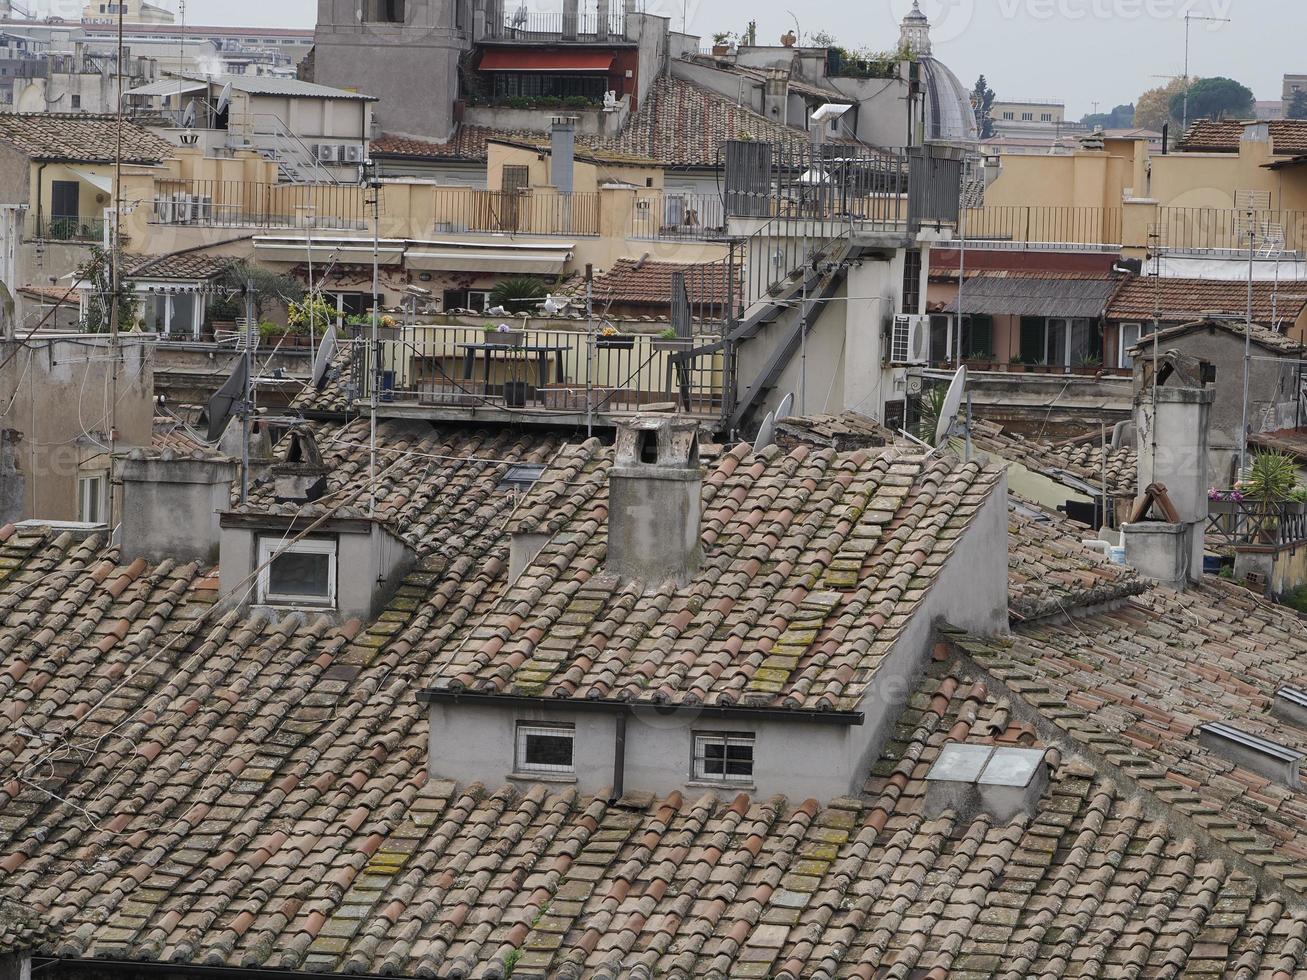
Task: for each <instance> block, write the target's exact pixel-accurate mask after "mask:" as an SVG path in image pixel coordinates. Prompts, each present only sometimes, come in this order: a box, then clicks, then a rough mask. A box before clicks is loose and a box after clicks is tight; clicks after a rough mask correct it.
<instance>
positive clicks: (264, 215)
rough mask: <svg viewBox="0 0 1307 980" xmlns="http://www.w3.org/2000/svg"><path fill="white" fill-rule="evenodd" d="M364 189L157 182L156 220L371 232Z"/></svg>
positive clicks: (153, 208)
mask: <svg viewBox="0 0 1307 980" xmlns="http://www.w3.org/2000/svg"><path fill="white" fill-rule="evenodd" d="M365 193H366V192H365V190H364V188H362V187H356V186H351V185H338V184H270V183H259V182H254V181H243V180H184V179H176V178H162V179H159V180H157V181H156V182H155V194H154V200H153V201H151V202H150V207H151V212H150V221H151V222H152V223H154V224H163V225H198V226H202V227H216V228H236V227H254V228H333V229H340V230H363V229H366V228H369V227H371V219H370V211H371V208H370V206H369V205H368V203H367V199H366V197H365Z"/></svg>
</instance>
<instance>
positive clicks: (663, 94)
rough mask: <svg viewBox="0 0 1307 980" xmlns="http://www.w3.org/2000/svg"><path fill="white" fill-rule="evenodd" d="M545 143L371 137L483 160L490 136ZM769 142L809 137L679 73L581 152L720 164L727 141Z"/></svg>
mask: <svg viewBox="0 0 1307 980" xmlns="http://www.w3.org/2000/svg"><path fill="white" fill-rule="evenodd" d="M494 139H503V140H507V141H509V142H522V141H524V142H528V143H531V144H541V143H542V142H543V140H544V134H543V133H531V132H524V131H509V130H496V129H489V128H487V127H483V126H460V127H459V128H458V130H457V132H456V133H455V134H454V136H453V138H452V139H450V140H449V141H447V142H443V143H440V142H432V141H427V140H419V139H410V138H407V137H401V136H382V137H381V138H380V139H378V140H374V141H373V143H372V153H373V154H374V155H375V156H378V157H383V158H384V157H393V158H409V159H427V160H460V161H484V160H485V159H486V144H487V143H488V142H489V141H490V140H494ZM733 139H754V140H766V141H771V142H774V143H778V144H780V145H782V146H784V147H785V148H786V149H787V150H788V151H790V152H805V151H806V148H807V146H808V137H807V135H806V134H805V133H804V132H803V131H801V130H797V129H791V128H790V127H788V126H783V125H780V124H779V123H774V122H772V121H771V120H769V119H767V118H766V117H765V116H761V115H759V114H758V113H756V112H754V111H753V110H751V109H748V108H746V107H744V106H741V105H739V104H738V103H737V102H736V101H735V100H734V99H728V98H726V97H725V96H722V95H718V94H717V93H716V92H712V91H709V90H708V89H705V88H700V87H699V86H697V85H694V84H692V83H691V82H687V81H684V80H682V79H679V78H670V77H667V76H661V77H659V78H658V80H657V81H655V82H654V83H653V85H652V87H651V88H650V90H649V93H648V94H647V95H646V96H645V97H644V100H643V101H642V102H641V103H640V108H639V109H638V110H637V111H636V112H635V113H634V114H633V115H632V116H631V117H630V119H628V120H627V122H626V125H625V126H624V127H623V129H622V132H621V133H619V134H618V135H617V136H593V135H587V134H578V136H577V140H576V142H577V148H578V150H579V151H581V152H585V151H588V152H591V153H598V154H607V155H613V154H615V155H617V156H619V157H622V158H627V159H631V160H633V161H634V160H639V161H649V162H653V163H659V164H664V165H668V166H678V165H679V166H699V167H705V166H706V167H715V166H717V165H718V163H719V160H718V156H719V151H720V150H721V148H722V145H723V144H724V143H725V142H726V141H727V140H733Z"/></svg>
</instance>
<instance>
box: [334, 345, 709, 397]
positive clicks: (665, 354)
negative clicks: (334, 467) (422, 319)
mask: <svg viewBox="0 0 1307 980" xmlns="http://www.w3.org/2000/svg"><path fill="white" fill-rule="evenodd" d="M395 334H396V336H395V337H394V339H389V340H384V341H383V343H382V363H381V374H380V376H381V379H382V383H381V391H380V395H379V397H380V400H381V401H382V402H384V403H387V404H390V403H393V404H399V405H409V406H413V405H416V406H427V407H431V408H436V409H438V408H447V409H500V410H511V411H515V412H520V413H523V414H526V415H532V414H534V415H539V416H556V415H570V416H578V415H585V414H587V413H588V412H592V413H593V414H594V415H596V416H601V415H614V414H625V413H634V412H638V411H640V410H641V409H642V408H643V407H644V406H646V405H649V404H653V403H665V402H676V403H678V404H679V405H680V406H681V409H682V411H685V412H687V413H690V414H694V415H698V416H701V417H705V418H720V417H721V415H722V413H723V392H724V379H725V375H724V371H725V365H724V355H723V352H722V350H721V345H720V341H721V337H720V335H719V334H717V335H713V334H699V335H698V336H696V337H695V339H694V340H693V341H691V342H689V343H686V344H678V343H676V342H672V341H666V340H663V339H661V338H659V337H656V336H651V335H649V334H625V335H618V336H615V337H600V336H597V335H596V337H595V338H594V339H593V341H592V339H591V337H590V335H589V334H588V333H587V332H585V328H584V327H579V328H578V329H576V330H560V329H552V330H534V329H527V330H523V331H521V332H520V335H518V334H504V333H498V332H488V331H485V330H480V329H477V328H476V327H463V326H444V325H419V326H405V327H400V328H397V329H396V331H395ZM359 343H360V345H361V347H362V349H363V350H367V344H366V338H365V337H364V338H362V339H361V340H360V341H359ZM592 344H593V347H592ZM364 361H365V358H357V359H356V361H355V363H356V364H357V365H359V368H360V370H358V371H357V373H356V376H355V379H354V384H353V387H354V390H355V391H357V392H358V393H359V395H360V397H370V394H371V392H370V388H369V379H368V375H369V372H368V371H367V370H366V366H365V365H364Z"/></svg>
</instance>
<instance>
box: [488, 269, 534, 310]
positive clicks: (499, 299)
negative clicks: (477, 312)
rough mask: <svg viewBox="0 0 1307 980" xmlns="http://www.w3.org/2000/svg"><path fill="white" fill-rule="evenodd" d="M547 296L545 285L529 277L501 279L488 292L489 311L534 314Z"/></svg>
mask: <svg viewBox="0 0 1307 980" xmlns="http://www.w3.org/2000/svg"><path fill="white" fill-rule="evenodd" d="M548 294H549V290H548V289H547V288H546V287H545V284H544V283H543V282H541V281H540V280H539V279H532V278H530V277H529V276H514V277H513V278H511V279H501V280H499V282H497V283H495V286H494V288H493V289H491V290H490V305H489V306H488V307H487V309H489V310H500V309H502V310H504V311H505V312H506V313H514V314H516V313H534V312H535V311H536V309H537V308H538V307H539V306H540V304H541V303H542V302H543V301H544V298H545V297H546V296H547V295H548Z"/></svg>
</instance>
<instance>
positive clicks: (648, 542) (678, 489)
mask: <svg viewBox="0 0 1307 980" xmlns="http://www.w3.org/2000/svg"><path fill="white" fill-rule="evenodd" d="M702 511H703V471H702V470H701V469H700V467H699V435H698V427H697V426H696V425H695V424H694V423H693V422H685V421H682V420H680V419H677V418H673V417H671V416H648V415H646V416H641V417H638V418H635V419H632V420H630V421H628V422H623V423H621V424H620V425H619V426H618V429H617V448H616V458H615V459H614V461H613V467H612V470H611V471H610V472H609V477H608V570H609V571H610V572H612V573H613V574H614V575H617V576H619V577H621V578H625V579H639V580H641V581H643V582H646V583H649V584H650V585H655V584H658V583H660V582H663V581H666V580H667V579H673V580H675V581H676V583H677V584H678V585H686V584H688V583H689V581H690V579H691V578H693V577H694V573H695V572H697V571H698V570H699V563H700V561H701V559H702V557H703V545H702V541H701V527H700V524H701V518H702Z"/></svg>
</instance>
